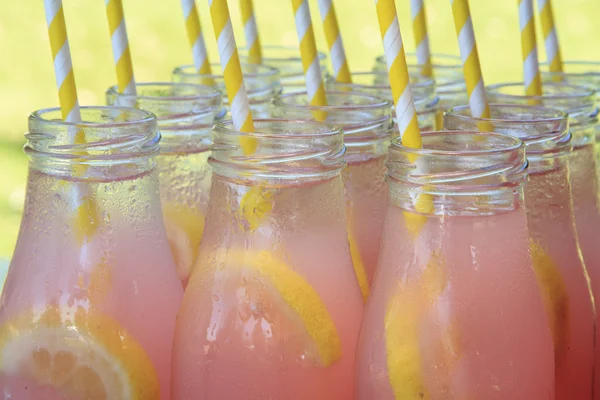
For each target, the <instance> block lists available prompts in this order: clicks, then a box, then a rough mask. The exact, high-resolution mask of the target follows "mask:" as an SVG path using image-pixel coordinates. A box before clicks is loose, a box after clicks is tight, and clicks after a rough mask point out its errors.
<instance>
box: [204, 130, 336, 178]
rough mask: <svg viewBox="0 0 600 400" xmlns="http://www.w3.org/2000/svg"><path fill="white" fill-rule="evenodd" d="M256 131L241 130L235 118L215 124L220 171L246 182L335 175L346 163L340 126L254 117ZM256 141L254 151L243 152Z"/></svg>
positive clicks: (213, 161)
mask: <svg viewBox="0 0 600 400" xmlns="http://www.w3.org/2000/svg"><path fill="white" fill-rule="evenodd" d="M254 128H255V129H254V132H249V133H242V132H239V131H238V130H236V129H235V128H234V126H233V122H232V121H223V122H220V123H217V124H216V125H215V126H214V128H213V144H212V145H211V150H212V155H211V157H210V158H209V163H210V164H211V166H213V168H214V171H215V173H217V174H219V175H223V176H227V177H229V178H232V179H236V180H241V181H261V180H278V181H282V182H283V181H296V180H299V179H306V178H309V179H310V178H315V179H316V178H319V179H322V178H324V177H333V176H335V175H336V174H339V172H340V171H341V170H342V168H343V167H344V166H345V161H344V154H345V147H344V138H343V134H342V131H341V129H340V128H338V127H335V126H331V125H327V124H324V123H320V122H315V121H307V120H293V119H255V120H254ZM244 141H245V142H246V143H248V142H249V141H252V143H253V146H252V147H253V149H254V151H253V152H251V153H250V154H248V152H247V151H244V147H243V146H242V143H243V142H244Z"/></svg>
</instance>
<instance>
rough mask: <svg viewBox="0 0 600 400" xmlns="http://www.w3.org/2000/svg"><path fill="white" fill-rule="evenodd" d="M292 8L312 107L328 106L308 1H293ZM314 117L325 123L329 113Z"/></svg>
mask: <svg viewBox="0 0 600 400" xmlns="http://www.w3.org/2000/svg"><path fill="white" fill-rule="evenodd" d="M292 6H293V8H294V16H295V20H296V32H297V33H298V41H299V42H300V55H301V57H302V68H303V70H304V75H305V80H306V91H307V92H308V100H309V102H310V105H313V106H325V105H327V97H326V95H325V85H324V83H323V75H321V66H320V64H319V57H318V53H317V44H316V41H315V33H314V31H313V26H312V21H311V17H310V9H309V7H308V0H292ZM313 116H314V118H315V119H316V120H317V121H325V119H326V118H327V113H325V112H324V111H315V112H313Z"/></svg>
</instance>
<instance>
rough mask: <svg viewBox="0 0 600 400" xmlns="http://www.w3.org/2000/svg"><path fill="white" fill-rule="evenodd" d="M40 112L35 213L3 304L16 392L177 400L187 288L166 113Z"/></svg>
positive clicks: (9, 393) (30, 138) (33, 161)
mask: <svg viewBox="0 0 600 400" xmlns="http://www.w3.org/2000/svg"><path fill="white" fill-rule="evenodd" d="M81 115H82V122H80V123H76V124H75V123H67V122H64V121H62V120H61V112H60V110H59V109H48V110H41V111H37V112H34V113H33V114H32V115H31V116H30V117H29V132H28V133H27V135H26V138H27V144H26V145H25V152H26V153H27V155H28V156H29V160H30V163H29V179H28V184H27V194H26V199H25V211H24V215H23V220H22V223H21V229H20V232H19V238H18V242H17V246H16V249H15V253H14V257H13V259H12V262H11V266H10V271H9V274H8V278H7V281H6V285H5V286H4V291H3V293H2V300H1V305H0V348H1V350H0V351H1V352H2V355H1V357H2V360H3V361H2V363H1V366H0V370H1V373H0V391H1V392H2V393H4V396H5V397H7V398H13V399H19V400H29V399H31V400H34V399H35V400H38V399H54V398H56V399H58V398H60V399H63V398H68V399H73V400H80V399H101V398H106V399H122V398H125V397H127V396H129V397H130V398H143V399H159V398H160V399H168V398H169V392H170V382H171V350H172V343H173V333H174V329H175V317H176V314H177V310H178V308H179V306H180V303H181V299H182V296H183V293H182V292H183V290H182V288H181V284H180V283H179V279H178V278H177V274H176V273H175V266H174V265H173V259H172V257H171V254H170V251H169V245H168V241H167V237H166V234H165V229H164V225H163V219H162V213H161V207H160V199H159V193H158V176H157V173H156V170H155V156H156V154H157V153H158V142H159V137H160V136H159V133H158V130H157V127H156V119H155V117H154V116H153V115H152V114H150V113H147V112H144V111H139V110H135V109H130V108H118V107H89V108H88V107H83V108H81Z"/></svg>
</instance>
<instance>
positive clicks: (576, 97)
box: [488, 82, 600, 394]
mask: <svg viewBox="0 0 600 400" xmlns="http://www.w3.org/2000/svg"><path fill="white" fill-rule="evenodd" d="M543 90H544V95H543V96H540V97H535V96H534V97H531V96H525V94H524V89H523V85H522V84H516V83H515V84H498V85H492V86H490V87H488V96H489V99H490V101H492V102H498V103H510V104H531V103H533V102H535V103H537V104H540V105H542V106H545V107H549V108H554V109H558V110H561V111H563V112H565V113H567V114H568V115H569V124H570V129H571V133H572V135H573V139H572V142H573V151H572V152H571V154H570V157H569V176H570V179H571V195H572V198H573V211H574V215H575V227H576V228H577V236H578V237H579V244H580V245H581V252H582V254H583V261H584V262H585V266H586V268H587V271H588V274H589V277H590V279H591V285H592V294H593V296H594V299H600V246H598V244H597V241H598V240H597V238H598V236H599V235H600V201H599V200H598V196H597V193H598V175H597V172H596V171H597V166H596V157H595V134H596V129H598V108H597V106H596V98H597V95H596V92H595V91H594V90H593V89H590V88H587V87H582V86H577V85H571V84H565V83H550V82H546V83H545V84H544V89H543ZM596 343H600V329H596ZM596 360H600V346H596ZM594 369H595V372H594V380H595V384H594V385H595V393H598V394H600V362H599V361H596V363H595V368H594Z"/></svg>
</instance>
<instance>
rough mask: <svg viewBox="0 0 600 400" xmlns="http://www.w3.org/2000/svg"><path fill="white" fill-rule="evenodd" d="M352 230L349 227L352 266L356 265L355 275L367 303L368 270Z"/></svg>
mask: <svg viewBox="0 0 600 400" xmlns="http://www.w3.org/2000/svg"><path fill="white" fill-rule="evenodd" d="M351 229H352V228H351V227H350V226H348V244H349V245H350V256H352V265H354V273H355V274H356V279H357V280H358V285H359V286H360V292H361V293H362V296H363V300H364V301H365V302H366V301H367V298H368V297H369V280H368V279H367V270H366V268H365V263H364V262H363V259H362V256H361V255H360V250H358V243H356V239H355V238H354V235H353V234H352V230H351Z"/></svg>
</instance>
